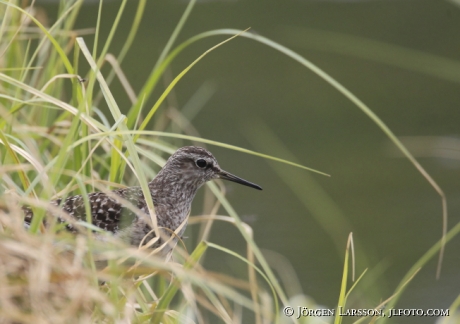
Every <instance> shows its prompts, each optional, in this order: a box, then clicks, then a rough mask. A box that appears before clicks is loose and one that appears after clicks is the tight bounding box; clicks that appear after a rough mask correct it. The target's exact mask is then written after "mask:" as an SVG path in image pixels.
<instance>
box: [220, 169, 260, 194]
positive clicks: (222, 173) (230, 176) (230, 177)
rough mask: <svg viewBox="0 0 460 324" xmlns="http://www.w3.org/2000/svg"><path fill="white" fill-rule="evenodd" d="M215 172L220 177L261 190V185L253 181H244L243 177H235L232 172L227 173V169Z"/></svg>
mask: <svg viewBox="0 0 460 324" xmlns="http://www.w3.org/2000/svg"><path fill="white" fill-rule="evenodd" d="M217 174H218V176H219V178H220V179H224V180H230V181H233V182H236V183H239V184H242V185H244V186H248V187H251V188H254V189H258V190H262V187H261V186H259V185H256V184H255V183H252V182H249V181H246V180H244V179H241V178H239V177H237V176H236V175H233V174H231V173H229V172H227V171H223V170H222V171H220V172H218V173H217Z"/></svg>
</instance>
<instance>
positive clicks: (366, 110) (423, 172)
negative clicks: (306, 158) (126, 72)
mask: <svg viewBox="0 0 460 324" xmlns="http://www.w3.org/2000/svg"><path fill="white" fill-rule="evenodd" d="M241 32H242V31H241V30H238V29H217V30H211V31H207V32H204V33H201V34H198V35H195V36H194V37H191V38H189V39H188V40H186V41H185V42H183V43H182V44H180V45H179V46H177V48H176V49H175V50H174V51H173V52H171V54H170V55H169V56H168V57H167V58H166V59H165V61H164V63H163V64H164V65H165V66H162V67H161V68H160V69H158V72H157V74H158V76H157V78H159V75H161V73H162V69H163V70H164V69H165V68H166V66H167V65H168V64H169V63H170V62H171V61H172V60H173V59H174V58H175V57H176V56H177V55H178V54H179V53H180V52H181V51H183V50H184V49H185V48H186V47H188V46H189V45H191V44H193V43H195V42H196V41H198V40H201V39H204V38H207V37H211V36H217V35H235V34H237V33H241ZM240 36H241V37H244V38H249V39H252V40H255V41H257V42H259V43H262V44H264V45H267V46H269V47H271V48H273V49H275V50H277V51H279V52H281V53H283V54H285V55H286V56H288V57H290V58H292V59H293V60H295V61H297V62H298V63H300V64H301V65H303V66H304V67H306V68H307V69H309V70H310V71H312V72H313V73H315V74H316V75H318V76H319V77H320V78H321V79H323V80H324V81H326V82H327V83H328V84H329V85H331V86H332V87H333V88H335V89H336V90H337V91H338V92H340V93H341V94H342V95H344V96H345V97H346V98H347V99H348V100H350V101H351V102H352V103H353V104H354V105H355V106H357V107H358V108H359V109H360V110H361V111H362V112H363V113H364V114H366V115H367V116H368V117H369V118H370V119H371V120H372V121H373V122H374V123H375V124H376V125H377V126H378V127H379V128H380V129H381V130H382V131H383V132H384V134H385V135H386V136H387V137H388V138H389V139H390V140H391V142H393V144H394V145H395V146H396V147H397V148H398V149H399V150H400V151H401V152H402V153H403V155H404V156H405V157H406V158H407V159H408V160H409V161H410V162H411V163H412V165H413V166H414V167H415V168H416V169H417V170H418V172H419V173H420V174H421V175H422V176H423V177H424V178H425V179H426V180H427V181H428V183H429V184H430V185H431V186H432V187H433V189H434V190H435V191H436V192H437V193H438V195H439V196H440V198H441V208H442V240H443V242H444V243H443V246H442V247H441V250H440V252H439V260H438V267H437V271H436V277H437V278H439V276H440V274H441V265H442V260H443V256H444V246H445V243H446V241H445V236H446V233H447V221H448V213H447V200H446V196H445V194H444V191H443V190H442V189H441V187H440V186H439V185H438V184H437V182H436V181H435V180H434V179H433V178H432V177H431V176H430V174H429V173H428V172H427V171H426V170H425V169H424V168H423V167H422V165H421V164H420V163H419V162H418V161H417V159H415V157H414V156H413V155H412V154H411V153H410V152H409V150H408V149H407V148H406V147H405V146H404V144H403V143H402V142H401V141H400V140H399V139H398V138H397V137H396V135H395V134H394V133H393V132H392V131H391V129H390V128H389V127H388V126H387V125H386V124H385V123H384V122H383V121H382V120H381V119H380V118H379V117H378V116H377V115H376V114H375V113H374V112H373V111H372V110H371V109H370V108H369V107H368V106H367V105H366V104H365V103H364V102H362V101H361V100H360V99H359V98H358V97H357V96H355V95H354V94H353V93H352V92H351V91H349V90H348V89H347V88H346V87H345V86H343V85H342V84H341V83H339V82H338V81H337V80H335V79H334V78H333V77H332V76H330V75H329V74H327V73H326V72H325V71H323V70H322V69H320V68H319V67H318V66H316V65H315V64H313V63H312V62H310V61H309V60H307V59H305V58H304V57H303V56H301V55H299V54H298V53H296V52H294V51H293V50H291V49H289V48H287V47H285V46H283V45H281V44H279V43H277V42H274V41H272V40H270V39H268V38H266V37H263V36H260V35H256V34H252V33H242V34H240ZM152 79H154V78H153V77H152ZM152 82H153V81H152Z"/></svg>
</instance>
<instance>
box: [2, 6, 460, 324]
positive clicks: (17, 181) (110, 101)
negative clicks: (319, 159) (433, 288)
mask: <svg viewBox="0 0 460 324" xmlns="http://www.w3.org/2000/svg"><path fill="white" fill-rule="evenodd" d="M24 3H25V1H18V0H17V1H3V0H1V1H0V17H2V20H1V26H0V53H1V54H0V87H1V88H0V89H1V91H0V124H1V125H0V142H1V145H0V158H1V165H0V174H1V178H2V182H1V184H2V185H1V190H2V191H3V192H2V196H1V211H0V226H1V228H0V289H1V293H0V318H1V320H2V321H3V322H5V323H29V322H30V323H32V322H34V323H35V322H47V323H69V322H72V323H73V322H75V323H79V322H81V323H89V322H96V323H100V322H104V323H105V322H107V323H108V322H123V323H144V322H150V323H160V322H162V323H176V322H177V323H193V322H198V323H214V322H216V321H217V320H219V321H221V322H226V323H230V322H232V323H234V322H242V321H243V318H246V317H249V318H250V319H251V320H252V319H253V321H254V322H256V323H271V322H280V321H282V322H285V321H286V317H285V316H284V315H283V314H282V313H280V311H281V310H282V309H283V305H289V304H292V303H293V301H292V300H290V299H291V298H293V297H294V296H288V295H286V292H285V290H286V287H282V285H281V284H280V283H279V282H278V279H277V276H276V274H275V273H274V272H273V270H272V268H271V266H270V264H269V262H268V261H267V260H266V258H265V257H264V255H263V254H262V253H261V251H260V250H259V248H258V247H257V245H256V243H255V242H254V240H253V239H252V230H251V228H250V227H249V226H248V225H247V224H245V223H243V222H242V221H241V220H240V218H239V217H238V215H237V213H236V212H235V211H234V209H233V208H232V206H231V204H230V203H229V202H228V201H227V200H226V198H225V190H224V187H223V186H222V185H220V183H217V184H216V183H209V184H208V185H207V188H206V190H208V192H209V193H211V194H212V199H211V200H210V202H209V201H208V204H209V205H210V206H212V208H211V210H212V211H213V212H211V213H210V214H209V215H201V216H195V217H191V218H190V219H189V224H190V226H197V225H199V226H202V228H203V231H202V233H203V234H202V236H201V237H200V239H199V241H198V242H197V244H196V245H195V246H193V248H192V250H191V251H187V249H186V248H185V245H184V244H183V242H181V243H180V244H179V245H178V247H177V248H176V251H175V254H174V256H172V257H170V258H169V259H168V260H167V262H165V261H164V260H163V259H161V258H159V257H157V256H156V255H153V253H152V251H150V250H148V249H135V248H133V247H129V246H124V245H123V244H122V243H121V242H118V241H116V240H114V239H113V238H111V237H110V236H108V235H107V234H105V233H99V234H100V235H105V236H106V239H105V240H104V241H101V240H96V239H95V238H94V232H95V231H99V232H100V230H98V229H97V228H95V227H94V226H92V225H91V224H89V223H84V222H80V223H78V225H79V226H78V228H79V229H80V232H81V233H80V235H78V236H72V235H69V234H68V233H65V232H63V231H61V229H62V225H60V224H56V223H55V220H53V218H52V217H49V216H48V215H46V214H45V209H46V208H47V206H48V203H47V202H48V201H49V200H50V199H53V198H56V197H66V196H69V195H75V194H83V195H84V194H85V193H88V192H92V191H97V190H98V191H107V190H110V189H111V188H117V187H120V186H121V185H120V184H123V185H134V184H140V186H141V187H142V188H143V190H147V181H148V179H150V178H152V177H153V176H154V175H155V173H156V172H157V171H158V170H159V168H160V166H161V165H162V164H163V163H164V161H165V158H166V157H167V156H168V155H169V154H171V153H172V152H174V151H175V149H176V148H177V144H178V143H179V144H180V143H182V140H187V141H192V142H195V143H206V144H212V145H219V146H223V147H227V148H230V149H235V150H240V151H243V152H246V153H248V154H255V155H259V156H261V157H264V158H268V159H272V160H275V161H278V162H283V163H287V164H290V165H293V166H296V167H302V168H305V169H308V170H310V169H309V168H306V167H304V166H301V165H299V164H296V163H293V162H289V161H285V160H281V159H278V158H275V157H271V156H267V155H263V154H259V153H256V152H252V151H248V150H245V149H242V148H239V147H233V146H231V145H227V144H223V143H218V142H214V141H211V140H206V139H202V138H198V137H194V136H191V135H190V134H188V133H187V130H186V129H182V128H178V127H175V128H174V132H173V131H170V129H171V127H170V126H171V123H172V120H171V119H169V118H168V117H166V116H159V117H158V118H159V119H160V120H161V122H158V123H157V124H156V126H155V130H147V125H151V124H152V123H151V121H152V117H153V116H157V113H158V108H159V107H160V106H161V105H162V104H163V103H164V100H165V98H166V97H167V96H168V94H169V93H170V92H171V90H172V89H173V88H174V86H175V85H176V84H177V83H178V82H179V81H180V79H181V78H182V77H183V76H184V75H185V74H186V73H187V72H188V71H189V70H190V69H192V68H193V66H194V65H195V64H196V63H197V62H199V61H200V60H201V59H203V58H204V57H205V56H206V55H207V54H209V53H210V52H211V51H213V50H214V49H215V48H217V47H219V46H221V45H223V44H225V43H226V42H228V41H231V40H232V39H233V38H234V37H247V38H250V39H253V40H255V41H258V42H260V43H263V44H265V45H268V46H270V47H272V48H274V49H276V50H278V51H280V52H281V53H284V54H285V55H286V56H287V57H290V58H292V59H294V60H296V61H297V62H299V63H300V64H302V65H303V66H305V67H307V68H309V69H310V70H312V71H314V72H315V73H317V74H318V75H319V76H320V77H322V78H324V79H325V80H326V81H327V82H329V83H330V84H331V85H332V86H334V87H335V88H336V89H337V90H338V91H340V92H341V93H343V94H344V95H345V96H346V97H347V98H349V99H350V100H352V101H353V102H354V103H355V104H356V105H357V106H358V107H359V108H360V109H362V111H363V112H364V113H366V114H367V115H369V117H370V118H371V119H372V120H373V121H375V122H376V124H377V125H378V126H379V127H381V128H382V130H383V131H384V132H385V133H386V134H387V135H388V136H389V138H390V139H391V140H392V141H393V142H394V143H395V144H396V145H397V146H398V147H399V148H400V149H401V150H402V152H403V153H404V154H405V155H406V156H407V157H408V158H409V160H410V161H412V162H413V163H414V165H415V166H416V167H417V168H418V169H419V170H420V171H421V172H422V173H423V174H424V176H426V177H427V179H429V181H430V182H431V183H432V184H434V186H435V187H437V185H436V184H435V183H434V181H432V180H431V178H430V177H429V175H428V174H427V173H426V172H424V170H423V169H422V167H421V166H420V165H418V163H417V162H416V160H415V159H413V158H412V156H411V155H410V153H409V152H408V151H407V150H406V149H405V148H404V146H403V145H402V144H401V143H399V141H398V140H397V138H396V137H395V136H394V135H393V134H392V132H391V130H390V129H388V128H387V127H386V126H385V124H383V122H381V121H380V119H379V118H378V117H377V116H376V115H375V114H374V113H372V111H371V110H370V109H369V108H368V107H366V106H365V105H364V104H363V103H362V102H361V101H360V100H359V99H358V98H356V97H355V96H354V95H353V94H352V93H350V92H349V91H348V90H347V89H346V88H344V87H343V86H342V85H340V84H339V83H338V82H337V81H335V80H334V79H333V78H331V77H330V76H328V75H327V74H325V73H324V72H323V71H321V70H320V69H318V68H317V67H316V66H314V65H313V64H311V63H310V62H309V61H307V60H306V59H304V58H302V57H301V56H299V55H298V54H296V53H294V52H293V51H291V50H289V49H287V48H285V47H282V46H281V45H279V44H276V43H274V42H273V41H271V40H269V39H266V38H264V37H261V36H258V35H255V34H251V33H248V32H245V31H239V30H214V31H209V32H205V33H202V34H199V35H196V36H194V37H192V38H190V39H189V40H187V41H185V42H184V43H182V44H179V45H178V46H176V47H173V45H174V44H175V41H176V38H177V35H178V34H179V33H180V31H181V29H182V27H183V25H184V23H185V21H186V20H187V18H188V16H189V14H190V12H191V9H192V7H193V6H194V4H195V1H193V0H192V1H191V2H190V3H189V5H188V7H187V8H186V10H185V12H184V14H183V16H182V18H181V20H180V21H179V22H178V24H177V26H176V29H175V31H174V33H173V34H172V35H171V38H170V40H169V42H168V43H167V45H166V46H165V48H164V50H163V52H162V53H161V54H160V56H159V58H158V61H157V62H156V64H154V66H153V67H152V72H151V74H150V77H149V79H148V80H147V81H146V83H145V85H144V87H143V88H142V89H141V91H140V92H139V94H138V95H135V91H133V90H132V89H131V87H130V85H129V81H128V80H126V79H125V77H124V75H123V71H122V69H121V68H120V65H121V63H122V61H123V59H124V57H125V55H126V53H127V52H128V50H129V48H130V45H131V44H132V42H133V39H134V36H135V35H136V32H137V29H138V27H139V22H140V20H141V19H142V16H143V10H144V7H145V3H146V0H141V1H139V2H138V10H137V14H136V16H135V18H134V20H133V23H132V26H131V30H130V33H129V36H128V38H127V39H126V41H125V43H124V47H123V49H122V50H121V51H120V53H119V54H118V55H117V56H116V57H114V56H113V55H112V54H110V53H109V48H110V45H111V43H112V42H113V40H114V38H115V34H116V30H117V27H118V24H119V21H120V18H121V14H122V13H123V11H124V10H125V6H126V4H127V1H126V0H125V1H122V3H121V5H120V9H119V14H118V16H117V18H116V20H115V21H114V23H113V27H112V30H111V32H110V35H109V37H108V38H107V39H105V40H101V39H99V37H98V35H99V23H98V24H97V25H96V26H95V28H94V30H82V31H78V30H74V23H75V20H76V18H77V15H78V13H79V9H80V6H81V5H82V3H83V1H81V0H77V1H61V6H60V10H59V11H60V13H59V18H58V20H57V21H56V22H54V23H53V24H52V25H51V26H47V25H46V23H45V22H44V21H42V20H40V15H39V14H38V13H37V12H35V9H34V7H26V6H25V5H24ZM101 3H102V2H101ZM101 15H102V5H101V6H100V7H99V20H98V21H99V22H100V19H101V18H100V17H101ZM85 33H94V35H95V42H94V44H92V46H90V47H92V49H91V50H89V49H88V46H87V44H86V43H85V41H84V39H83V38H81V37H80V36H81V35H83V34H85ZM214 35H227V36H226V37H229V38H227V39H226V40H224V41H222V42H220V43H217V44H216V46H214V47H212V48H210V49H207V50H206V51H204V52H203V54H202V55H201V56H199V57H198V58H196V59H195V60H194V61H193V62H192V63H191V64H190V65H189V66H188V67H187V68H186V69H184V70H183V71H182V72H181V73H179V74H178V75H177V77H175V78H174V79H173V80H172V82H171V83H170V84H169V85H168V86H167V87H166V88H165V90H164V91H163V92H162V94H161V95H160V96H159V97H158V99H157V100H156V101H155V104H154V105H153V106H152V107H144V103H145V102H146V101H147V100H148V98H150V97H151V96H152V95H153V91H154V90H155V89H156V87H157V86H158V82H159V81H160V80H161V77H162V75H163V73H164V71H165V69H166V68H167V67H168V66H169V65H170V64H171V62H172V61H173V60H174V58H175V57H176V56H177V55H179V54H180V53H181V52H182V51H183V50H184V49H185V48H186V47H187V46H189V45H190V44H192V43H194V42H197V41H199V40H201V39H204V38H207V37H210V36H214ZM103 65H105V66H107V65H110V72H109V73H107V75H103V74H102V73H101V72H100V69H101V68H102V66H103ZM88 67H89V68H88ZM87 70H89V72H82V71H87ZM115 77H117V78H118V79H119V80H120V81H121V82H122V84H123V86H124V89H125V91H126V93H127V94H128V96H129V97H130V99H131V101H132V106H131V107H130V109H129V110H128V113H126V114H122V113H121V111H120V109H119V107H118V105H117V102H116V100H115V98H114V96H113V95H112V93H111V91H110V84H111V82H112V81H113V79H114V78H115ZM177 124H180V123H177ZM177 124H175V125H176V126H177ZM313 171H314V170H313ZM440 192H441V196H442V197H443V195H442V191H440ZM147 196H148V195H147ZM442 199H444V197H443V198H442ZM149 203H150V207H151V209H153V204H152V202H151V201H150V202H149ZM24 204H27V205H30V206H32V208H33V209H34V212H35V215H36V217H35V218H34V222H33V223H32V224H31V227H30V229H28V230H26V229H24V227H23V224H22V217H23V215H22V212H21V209H20V206H21V205H24ZM87 207H88V206H87ZM219 207H223V208H224V210H225V211H226V213H227V215H228V216H223V215H217V211H218V210H219ZM88 208H89V207H88ZM58 212H59V211H58V210H56V213H58ZM45 217H47V220H48V223H50V224H51V226H49V227H48V228H46V229H45V228H44V227H43V225H42V220H43V219H44V218H45ZM445 217H447V214H446V216H445ZM213 222H227V223H229V224H231V225H233V226H235V227H236V228H237V229H238V230H239V232H240V234H241V237H242V239H244V240H245V242H246V244H247V254H246V255H240V254H237V253H236V252H234V251H231V250H229V249H227V248H226V247H223V246H219V245H217V244H214V243H212V242H209V241H208V237H209V231H210V229H211V226H212V224H213ZM458 231H460V226H456V227H454V228H453V229H452V230H451V231H450V232H449V233H447V236H445V237H444V238H443V239H442V240H441V241H440V242H439V243H438V244H437V245H436V246H434V247H433V248H432V249H431V250H430V251H428V252H427V254H426V255H425V256H424V257H423V258H422V259H421V260H420V262H419V263H417V264H416V265H415V266H414V268H413V269H411V270H410V271H409V273H408V274H407V276H406V277H405V278H403V280H402V281H401V285H400V287H398V289H397V291H396V292H395V294H394V295H392V296H390V297H389V299H388V300H386V301H384V302H382V303H381V304H380V305H375V308H381V307H383V306H385V305H392V304H394V303H396V301H397V298H398V296H399V294H400V293H401V292H402V291H403V290H404V287H405V285H406V284H407V283H408V282H409V281H410V279H411V278H412V277H413V276H414V275H415V274H416V273H417V271H418V269H419V268H420V267H422V266H423V265H424V264H425V263H426V262H427V261H428V260H430V259H431V258H432V257H433V256H434V255H436V253H437V252H438V251H439V250H440V249H441V248H442V246H443V243H445V242H447V241H448V240H450V239H451V238H452V237H453V236H455V235H456V234H457V233H458ZM351 244H352V236H351V235H350V240H349V246H348V247H347V249H346V253H345V267H344V271H343V284H342V287H341V290H340V291H339V292H338V296H339V298H338V299H339V301H338V305H339V306H344V305H346V302H347V298H348V296H349V293H350V292H351V290H352V289H353V288H354V286H352V287H351V289H350V287H349V285H347V283H348V278H349V275H348V268H349V266H348V259H349V258H348V254H349V253H350V251H351V250H350V246H351ZM343 248H344V251H345V247H343ZM208 249H215V250H218V251H219V252H220V253H222V254H227V255H230V256H231V257H233V258H235V259H237V260H240V261H242V262H244V263H245V264H246V265H247V272H246V273H245V274H244V276H242V277H241V278H230V277H228V276H226V275H224V274H216V273H213V272H211V271H208V270H207V269H205V268H204V267H203V266H202V265H201V263H200V260H201V258H202V257H203V255H204V254H205V252H206V251H207V250H208ZM101 261H105V263H102V262H101ZM357 282H358V283H359V280H358V281H357ZM303 297H304V298H305V300H304V301H303V302H304V304H305V305H310V308H314V307H318V306H317V305H315V304H314V302H311V301H309V300H307V297H306V296H303ZM297 298H298V297H297ZM293 319H294V318H293ZM2 321H0V322H1V323H3V322H2ZM294 321H295V319H294ZM335 322H336V323H340V322H341V317H340V316H337V317H336V318H335Z"/></svg>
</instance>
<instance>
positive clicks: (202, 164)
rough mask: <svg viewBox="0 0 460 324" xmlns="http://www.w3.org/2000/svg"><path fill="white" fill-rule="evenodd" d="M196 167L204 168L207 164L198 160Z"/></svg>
mask: <svg viewBox="0 0 460 324" xmlns="http://www.w3.org/2000/svg"><path fill="white" fill-rule="evenodd" d="M196 165H197V166H198V167H199V168H202V169H203V168H206V166H207V165H208V163H207V162H206V160H203V159H199V160H196Z"/></svg>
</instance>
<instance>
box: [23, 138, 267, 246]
mask: <svg viewBox="0 0 460 324" xmlns="http://www.w3.org/2000/svg"><path fill="white" fill-rule="evenodd" d="M217 178H220V179H226V180H230V181H234V182H237V183H240V184H243V185H246V186H249V187H253V188H256V189H262V188H260V187H259V186H258V185H256V184H253V183H251V182H248V181H246V180H243V179H241V178H238V177H236V176H234V175H232V174H230V173H228V172H226V171H223V170H222V169H221V168H220V166H219V164H218V163H217V160H216V159H215V158H214V156H213V155H212V154H211V153H210V152H209V151H207V150H205V149H203V148H200V147H195V146H186V147H183V148H180V149H179V150H177V151H176V152H175V153H174V154H173V155H171V157H170V158H169V159H168V161H167V162H166V164H165V166H164V167H163V168H162V169H161V170H160V172H159V173H158V174H157V176H156V177H155V178H154V179H153V180H152V181H150V182H149V188H150V194H151V196H152V200H153V204H154V206H155V213H156V215H157V222H158V226H159V227H160V228H162V229H163V231H162V232H163V233H166V234H167V235H168V236H170V234H171V232H170V231H175V230H176V229H177V228H178V227H179V226H180V225H181V224H182V223H183V222H184V220H185V219H186V217H187V216H188V214H189V212H190V208H191V204H192V200H193V198H194V197H195V194H196V192H197V190H198V189H199V188H200V187H201V186H202V185H203V184H204V183H205V182H207V181H210V180H212V179H217ZM113 194H114V195H107V194H105V193H103V192H94V193H90V194H88V201H89V205H90V208H91V219H92V224H93V225H96V226H98V227H100V228H102V229H104V230H106V231H110V232H112V233H114V235H115V236H118V237H120V238H121V239H123V240H125V241H126V242H127V243H129V244H132V245H135V246H138V245H139V244H140V243H141V242H142V240H143V239H144V236H146V235H147V234H148V233H150V234H149V236H148V237H147V238H146V239H145V240H144V242H145V243H146V242H148V241H149V240H150V239H152V238H154V237H155V234H153V233H152V226H151V224H150V223H149V219H150V216H148V209H147V204H146V201H145V197H144V195H143V193H142V190H141V188H140V187H130V188H124V189H119V190H114V191H113ZM116 197H121V198H122V199H117V198H116ZM123 201H128V202H129V203H131V204H132V205H133V206H134V207H137V208H138V209H139V210H140V211H141V212H142V213H143V214H144V215H138V214H136V213H135V212H133V211H132V210H131V209H130V208H128V207H126V206H124V205H123ZM51 204H52V205H54V206H60V207H61V208H62V209H63V210H64V211H65V212H66V213H67V214H69V216H71V217H73V218H74V219H76V220H81V221H86V211H85V203H84V199H83V197H82V196H80V195H79V196H73V197H69V198H67V199H65V200H64V201H62V199H57V200H54V201H52V202H51ZM23 210H24V213H25V218H24V224H25V226H29V225H30V223H31V221H32V218H33V213H32V210H31V209H30V208H29V207H24V208H23ZM58 221H59V222H64V220H63V219H61V218H60V217H58ZM66 228H67V229H68V230H69V231H72V232H76V230H75V228H74V226H73V225H72V224H67V225H66ZM164 229H169V230H164ZM184 230H185V226H183V228H182V229H181V231H180V233H179V236H182V234H183V232H184ZM160 243H162V242H161V240H159V241H158V242H157V243H156V244H155V245H154V246H155V247H157V246H159V244H160Z"/></svg>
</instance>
